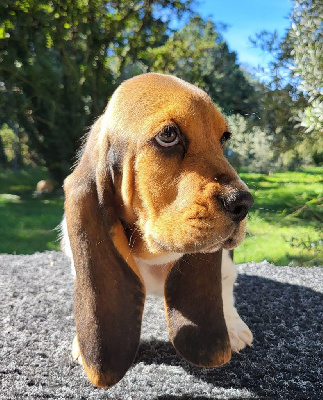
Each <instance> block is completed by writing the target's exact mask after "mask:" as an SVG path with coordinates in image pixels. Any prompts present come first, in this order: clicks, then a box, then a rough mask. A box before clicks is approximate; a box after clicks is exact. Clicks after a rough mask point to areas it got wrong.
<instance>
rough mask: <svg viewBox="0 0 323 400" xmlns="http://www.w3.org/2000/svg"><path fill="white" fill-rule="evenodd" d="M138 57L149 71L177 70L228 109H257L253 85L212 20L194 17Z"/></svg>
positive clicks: (232, 111) (176, 71)
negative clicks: (164, 40) (163, 41)
mask: <svg viewBox="0 0 323 400" xmlns="http://www.w3.org/2000/svg"><path fill="white" fill-rule="evenodd" d="M138 59H139V61H140V62H141V63H142V65H144V66H145V65H146V66H147V69H148V70H150V71H155V72H164V73H165V72H167V73H170V74H174V75H176V76H178V77H180V78H182V79H184V80H186V81H188V82H190V83H193V84H195V85H197V86H199V87H200V88H201V89H204V90H205V91H206V92H207V93H208V94H209V95H210V96H211V98H212V99H213V101H214V102H215V103H217V104H218V105H219V106H220V107H221V108H222V110H223V111H224V112H226V113H229V114H231V113H240V114H248V113H252V112H255V111H256V108H257V104H256V102H255V97H254V88H253V86H252V85H251V84H250V83H249V81H248V80H247V78H246V76H245V74H244V72H243V71H242V70H241V68H240V67H239V65H238V64H237V60H236V54H235V53H234V52H230V51H229V49H228V45H227V43H226V42H225V41H224V40H223V38H222V36H221V34H220V33H219V32H218V29H217V26H216V25H215V24H214V23H213V22H212V21H211V20H207V21H205V20H203V19H202V18H201V17H199V16H195V17H193V18H191V20H190V22H189V23H188V24H187V25H184V26H183V28H182V29H180V30H179V31H176V32H174V33H173V34H172V35H171V36H170V37H169V38H168V40H167V41H166V42H165V44H164V45H162V46H159V47H155V48H149V49H148V51H145V52H141V53H140V54H139V57H138Z"/></svg>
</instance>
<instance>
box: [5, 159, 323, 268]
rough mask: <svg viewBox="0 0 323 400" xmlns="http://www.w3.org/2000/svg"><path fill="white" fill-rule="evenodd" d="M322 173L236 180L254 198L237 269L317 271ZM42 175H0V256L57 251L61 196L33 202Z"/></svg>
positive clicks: (38, 172)
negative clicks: (246, 265)
mask: <svg viewBox="0 0 323 400" xmlns="http://www.w3.org/2000/svg"><path fill="white" fill-rule="evenodd" d="M322 174H323V168H319V167H316V168H306V169H303V170H301V171H299V172H283V173H276V174H273V175H271V176H268V175H261V174H250V173H248V174H246V173H242V174H240V176H241V178H242V179H243V180H244V181H245V182H246V183H247V184H248V186H249V188H250V190H251V192H252V194H253V195H254V197H255V205H254V207H253V208H252V210H251V212H250V216H249V220H248V230H247V236H246V239H245V241H244V242H243V244H242V245H241V246H240V247H239V248H238V249H237V250H236V251H235V261H236V262H237V263H242V262H247V261H262V260H264V259H266V260H268V261H270V262H272V263H274V264H276V265H287V264H290V263H293V264H294V265H322V264H323V260H322V243H323V237H322V233H321V231H320V226H321V223H322V196H323V194H322V191H323V186H322ZM47 177H48V174H47V172H46V170H45V169H42V168H33V169H26V170H22V171H19V172H17V173H14V172H12V171H1V170H0V235H1V236H0V237H1V240H0V253H15V254H32V253H34V252H35V251H43V250H58V249H59V243H58V241H57V232H56V231H55V227H56V226H57V225H58V224H59V222H60V220H61V218H62V215H63V202H64V199H63V196H62V195H58V194H56V195H47V196H44V197H41V198H35V197H33V192H34V190H35V187H36V183H37V182H38V181H39V180H40V179H46V178H47Z"/></svg>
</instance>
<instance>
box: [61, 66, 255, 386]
mask: <svg viewBox="0 0 323 400" xmlns="http://www.w3.org/2000/svg"><path fill="white" fill-rule="evenodd" d="M228 130H229V128H228V126H227V124H226V120H225V118H224V117H223V116H222V115H221V113H220V112H219V111H218V110H217V109H216V107H215V106H214V104H213V103H212V101H211V99H210V98H209V96H208V95H207V94H206V93H205V92H204V91H202V90H200V89H198V88H197V87H195V86H193V85H191V84H189V83H186V82H184V81H182V80H181V79H178V78H176V77H174V76H167V75H162V74H155V73H149V74H144V75H140V76H136V77H134V78H131V79H129V80H127V81H125V82H124V83H122V84H121V86H119V87H118V89H117V90H116V91H115V93H114V94H113V96H112V98H111V100H110V101H109V104H108V106H107V108H106V110H105V111H104V113H103V115H102V116H101V117H100V118H98V119H97V121H96V122H95V124H94V125H93V127H92V129H91V131H90V133H89V135H88V138H87V141H86V143H85V145H84V147H83V149H82V152H81V153H82V154H81V157H80V160H79V162H78V164H77V166H76V168H75V169H74V171H73V172H72V173H71V174H70V175H69V176H68V177H67V178H66V180H65V183H64V190H65V218H64V220H63V231H64V239H63V248H64V250H65V252H66V254H68V255H69V256H70V257H71V259H72V262H73V264H74V267H75V271H76V277H75V321H76V337H75V339H74V342H73V350H72V355H73V357H74V359H77V358H79V359H81V360H82V365H83V367H84V369H85V372H86V374H87V376H88V378H89V379H90V381H91V382H92V383H93V384H94V385H96V386H101V387H111V386H112V385H114V384H115V383H117V382H118V381H119V380H120V379H121V378H122V377H123V376H124V374H125V373H126V372H127V370H128V369H129V367H130V366H131V364H132V362H133V360H134V358H135V356H136V352H137V349H138V345H139V339H140V329H141V318H142V312H143V308H144V302H145V296H146V294H157V295H164V296H165V313H166V319H167V324H168V330H169V336H170V340H171V341H172V343H173V345H174V347H175V348H176V350H177V352H178V353H179V354H180V355H181V356H182V357H183V358H184V359H186V360H187V361H188V362H190V363H192V364H195V365H198V366H201V367H209V368H210V367H216V366H219V365H222V364H225V363H227V362H228V361H229V360H230V358H231V349H232V350H233V351H235V352H238V351H239V350H240V349H242V348H244V347H245V346H246V345H251V343H252V334H251V332H250V331H249V329H248V327H247V325H246V324H245V323H244V322H243V321H242V320H241V318H240V317H239V315H238V313H237V311H236V309H235V307H234V299H233V285H234V282H235V279H236V271H235V267H234V264H233V262H232V259H231V258H230V256H229V249H232V248H234V247H236V246H238V245H239V244H240V242H241V241H242V240H243V238H244V234H245V225H246V216H247V213H248V210H249V208H250V207H251V206H252V204H253V199H252V196H251V195H250V193H249V192H248V189H247V187H246V185H245V184H244V183H243V182H242V181H241V180H240V179H239V177H238V176H237V174H236V172H235V171H234V169H233V168H232V167H231V166H230V164H229V163H228V161H227V160H226V158H225V156H224V154H223V146H224V144H225V142H226V141H227V139H228V138H229V136H230V133H228ZM221 264H222V270H221ZM221 277H222V278H221Z"/></svg>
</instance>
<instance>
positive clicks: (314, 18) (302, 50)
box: [286, 0, 323, 162]
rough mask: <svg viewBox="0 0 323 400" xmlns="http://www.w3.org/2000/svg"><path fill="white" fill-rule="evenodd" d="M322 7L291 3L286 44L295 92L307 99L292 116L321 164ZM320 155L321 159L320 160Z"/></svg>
mask: <svg viewBox="0 0 323 400" xmlns="http://www.w3.org/2000/svg"><path fill="white" fill-rule="evenodd" d="M322 18H323V3H322V2H321V1H319V0H295V2H294V8H293V11H292V15H291V19H292V26H291V28H290V29H289V31H288V35H287V38H286V40H288V41H289V42H290V44H291V56H292V57H293V59H294V66H293V73H294V75H295V76H298V77H299V78H300V83H299V89H300V90H301V91H302V92H304V93H305V94H306V96H307V98H308V105H307V107H305V109H302V110H299V111H298V113H296V116H295V119H296V121H298V122H299V125H298V126H299V127H303V128H304V131H305V132H304V133H305V134H306V137H305V145H306V147H307V148H308V150H309V149H311V152H312V154H313V156H314V159H315V158H317V161H318V162H319V161H321V162H322V161H323V150H322V149H323V138H322V132H323V23H322ZM320 154H321V156H320Z"/></svg>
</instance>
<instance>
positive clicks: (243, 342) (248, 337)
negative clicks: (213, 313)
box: [226, 316, 253, 353]
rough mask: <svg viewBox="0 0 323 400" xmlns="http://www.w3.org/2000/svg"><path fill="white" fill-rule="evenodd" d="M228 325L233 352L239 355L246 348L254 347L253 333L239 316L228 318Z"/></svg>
mask: <svg viewBox="0 0 323 400" xmlns="http://www.w3.org/2000/svg"><path fill="white" fill-rule="evenodd" d="M226 324H227V329H228V333H229V338H230V343H231V349H232V351H233V352H235V353H239V351H240V350H242V349H244V348H245V347H246V346H252V340H253V336H252V333H251V331H250V329H249V328H248V326H247V324H245V323H244V322H243V321H242V319H241V318H240V317H239V316H235V317H229V318H227V319H226Z"/></svg>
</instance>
